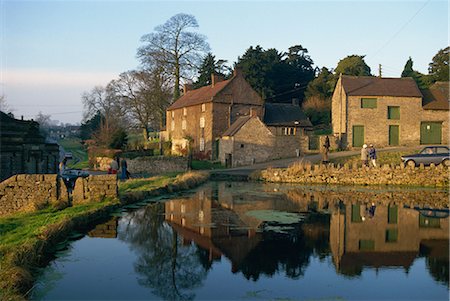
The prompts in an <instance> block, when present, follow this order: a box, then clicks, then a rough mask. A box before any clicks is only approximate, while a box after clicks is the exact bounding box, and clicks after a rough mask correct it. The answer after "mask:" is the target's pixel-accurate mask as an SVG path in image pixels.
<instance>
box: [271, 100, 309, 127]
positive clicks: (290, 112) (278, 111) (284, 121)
mask: <svg viewBox="0 0 450 301" xmlns="http://www.w3.org/2000/svg"><path fill="white" fill-rule="evenodd" d="M263 122H264V123H265V124H266V125H268V126H301V127H312V123H311V121H309V119H308V117H306V115H305V113H303V111H302V109H301V108H300V106H298V105H293V104H286V103H266V104H265V105H264V118H263Z"/></svg>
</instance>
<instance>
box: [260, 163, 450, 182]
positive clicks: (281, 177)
mask: <svg viewBox="0 0 450 301" xmlns="http://www.w3.org/2000/svg"><path fill="white" fill-rule="evenodd" d="M448 175H449V169H448V168H446V167H444V166H442V165H438V166H434V165H431V166H429V167H424V166H423V165H421V166H420V167H419V168H410V167H405V165H404V164H401V165H396V166H395V165H393V166H389V165H384V166H383V167H380V168H369V167H361V166H358V165H353V166H350V165H348V164H345V165H344V166H340V165H337V166H334V165H333V164H329V165H302V164H294V165H292V166H291V167H289V168H287V169H267V170H264V171H262V172H261V175H260V179H262V180H264V181H267V182H286V183H317V184H345V185H409V186H428V187H448V185H449V177H448Z"/></svg>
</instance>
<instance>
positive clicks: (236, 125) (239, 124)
mask: <svg viewBox="0 0 450 301" xmlns="http://www.w3.org/2000/svg"><path fill="white" fill-rule="evenodd" d="M251 118H252V117H251V116H242V117H239V118H238V119H236V121H235V122H233V124H232V125H231V126H230V127H229V128H228V129H227V130H226V131H225V132H224V133H223V134H222V136H223V137H224V136H234V134H236V133H237V132H238V131H239V130H240V129H241V127H242V126H243V125H244V124H246V123H247V121H249V120H250V119H251Z"/></svg>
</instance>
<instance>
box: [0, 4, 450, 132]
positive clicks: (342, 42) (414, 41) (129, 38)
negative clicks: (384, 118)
mask: <svg viewBox="0 0 450 301" xmlns="http://www.w3.org/2000/svg"><path fill="white" fill-rule="evenodd" d="M178 13H187V14H192V15H193V16H194V17H195V18H196V19H197V21H198V24H199V28H198V29H197V30H196V31H197V32H199V33H201V34H203V35H205V36H206V37H207V41H208V43H209V45H210V47H211V51H212V53H213V54H214V55H215V56H216V59H224V60H227V61H228V63H229V64H230V65H232V64H233V63H234V62H236V61H237V58H238V57H239V56H242V54H244V52H245V51H246V50H247V49H248V48H249V47H250V46H256V45H260V46H262V47H263V48H264V49H268V48H276V49H277V50H278V51H287V49H288V48H289V47H290V46H293V45H299V44H300V45H302V46H303V47H305V48H307V49H308V54H309V55H310V56H311V58H312V60H313V61H314V66H318V67H323V66H325V67H327V68H335V67H336V65H337V63H338V62H339V60H341V59H343V58H345V57H346V56H348V55H352V54H357V55H365V56H366V57H365V61H366V63H367V64H368V65H369V66H370V68H371V70H372V74H374V75H378V66H379V64H381V65H382V75H383V77H399V76H400V74H401V72H402V70H403V67H404V65H405V63H406V61H407V60H408V58H409V57H411V58H412V59H413V62H414V66H413V68H414V69H415V70H417V71H419V72H422V73H426V74H427V73H428V64H429V63H430V62H431V60H432V58H433V56H434V55H435V54H436V53H437V52H438V51H439V50H440V49H443V48H445V47H447V46H448V45H449V40H448V39H449V36H448V32H449V23H448V14H449V7H448V1H447V0H417V1H404V0H403V1H366V0H359V1H338V0H334V1H333V0H331V1H321V0H316V1H300V0H297V1H295V0H292V1H251V0H250V1H233V0H228V1H213V0H210V1H187V0H185V1H142V0H141V1H117V0H116V1H100V0H97V1H81V0H79V1H39V0H36V1H32V0H28V1H21V0H0V26H1V27H0V66H1V69H0V95H4V96H5V97H6V101H7V104H8V105H9V107H11V108H12V109H13V113H14V115H15V116H16V118H20V116H24V118H25V119H32V118H35V116H36V115H37V114H38V113H39V112H42V113H43V114H48V115H51V118H52V119H53V120H58V121H60V122H63V123H73V124H75V123H80V122H81V121H82V115H83V114H82V113H83V104H82V101H81V94H82V93H83V92H87V91H90V90H91V89H92V88H94V87H95V86H105V85H106V84H107V83H108V82H109V81H111V80H113V79H116V78H117V77H118V75H119V74H120V73H122V72H125V71H128V70H133V69H137V68H139V61H138V59H137V58H136V51H137V49H138V47H140V46H142V45H143V44H142V43H141V41H140V38H141V37H142V36H143V35H144V34H147V33H151V32H153V31H154V28H155V27H156V26H158V25H160V24H163V23H164V22H165V21H167V20H168V19H169V18H170V17H172V16H173V15H176V14H178Z"/></svg>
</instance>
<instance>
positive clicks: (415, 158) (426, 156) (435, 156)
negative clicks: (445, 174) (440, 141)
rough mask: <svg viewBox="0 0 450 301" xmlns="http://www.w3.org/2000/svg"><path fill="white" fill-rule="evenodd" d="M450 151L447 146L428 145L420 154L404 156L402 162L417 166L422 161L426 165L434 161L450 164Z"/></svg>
mask: <svg viewBox="0 0 450 301" xmlns="http://www.w3.org/2000/svg"><path fill="white" fill-rule="evenodd" d="M449 153H450V150H449V148H448V147H447V146H441V145H437V146H427V147H424V148H423V149H422V150H421V151H420V152H419V153H418V154H413V155H406V156H402V162H403V163H405V164H406V165H408V166H417V165H419V164H421V163H423V164H424V165H430V164H431V163H434V164H436V165H437V164H443V165H444V166H450V160H449Z"/></svg>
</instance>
